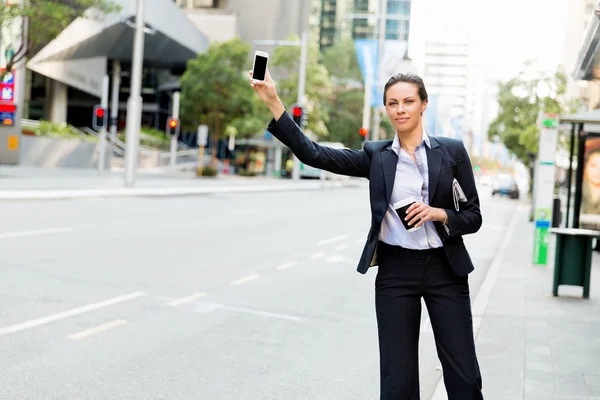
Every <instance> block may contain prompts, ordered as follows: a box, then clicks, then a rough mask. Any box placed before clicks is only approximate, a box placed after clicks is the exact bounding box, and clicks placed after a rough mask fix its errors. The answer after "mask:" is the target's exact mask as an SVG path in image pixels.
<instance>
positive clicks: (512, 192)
mask: <svg viewBox="0 0 600 400" xmlns="http://www.w3.org/2000/svg"><path fill="white" fill-rule="evenodd" d="M496 194H500V195H504V196H509V197H510V198H512V199H518V198H519V185H517V181H516V179H515V178H514V177H513V176H512V175H508V174H498V175H497V176H496V178H495V179H494V183H493V184H492V196H495V195H496Z"/></svg>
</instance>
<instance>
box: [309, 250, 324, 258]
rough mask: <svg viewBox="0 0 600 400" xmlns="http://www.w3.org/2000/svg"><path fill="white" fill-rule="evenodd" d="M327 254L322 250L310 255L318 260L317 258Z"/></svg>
mask: <svg viewBox="0 0 600 400" xmlns="http://www.w3.org/2000/svg"><path fill="white" fill-rule="evenodd" d="M323 256H325V253H323V252H322V251H320V252H318V253H315V254H313V255H311V256H310V258H311V259H313V260H316V259H317V258H321V257H323Z"/></svg>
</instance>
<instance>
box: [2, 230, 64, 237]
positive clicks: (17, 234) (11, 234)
mask: <svg viewBox="0 0 600 400" xmlns="http://www.w3.org/2000/svg"><path fill="white" fill-rule="evenodd" d="M74 230H75V229H73V228H55V229H38V230H34V231H22V232H6V233H0V239H9V238H18V237H27V236H39V235H51V234H53V233H68V232H73V231H74Z"/></svg>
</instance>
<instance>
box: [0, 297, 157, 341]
mask: <svg viewBox="0 0 600 400" xmlns="http://www.w3.org/2000/svg"><path fill="white" fill-rule="evenodd" d="M144 295H146V293H144V292H134V293H129V294H126V295H123V296H119V297H113V298H112V299H108V300H104V301H99V302H97V303H92V304H88V305H87V306H81V307H77V308H73V309H71V310H67V311H63V312H60V313H57V314H51V315H47V316H45V317H41V318H37V319H32V320H30V321H26V322H22V323H20V324H16V325H11V326H6V327H4V328H0V336H2V335H7V334H9V333H16V332H21V331H24V330H27V329H31V328H35V327H37V326H41V325H45V324H49V323H51V322H55V321H59V320H61V319H65V318H69V317H73V316H75V315H79V314H83V313H86V312H89V311H93V310H97V309H99V308H103V307H108V306H112V305H114V304H118V303H123V302H125V301H128V300H133V299H136V298H138V297H141V296H144Z"/></svg>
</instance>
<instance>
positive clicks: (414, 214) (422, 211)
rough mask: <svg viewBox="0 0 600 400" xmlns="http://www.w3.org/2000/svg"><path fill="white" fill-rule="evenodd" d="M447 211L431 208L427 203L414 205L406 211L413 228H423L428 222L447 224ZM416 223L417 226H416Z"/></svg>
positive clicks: (407, 218)
mask: <svg viewBox="0 0 600 400" xmlns="http://www.w3.org/2000/svg"><path fill="white" fill-rule="evenodd" d="M447 218H448V217H447V216H446V211H444V210H443V209H441V208H435V207H430V206H428V205H427V204H425V203H413V204H411V206H410V207H408V209H407V210H406V221H409V222H408V223H409V225H411V226H413V225H414V226H415V227H418V226H421V225H423V224H424V223H425V222H427V221H439V222H446V219H447ZM415 223H416V225H415Z"/></svg>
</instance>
